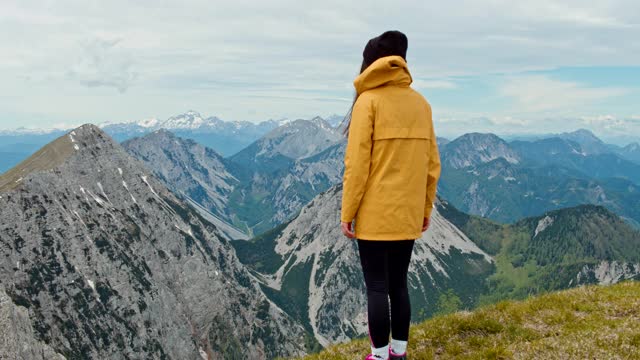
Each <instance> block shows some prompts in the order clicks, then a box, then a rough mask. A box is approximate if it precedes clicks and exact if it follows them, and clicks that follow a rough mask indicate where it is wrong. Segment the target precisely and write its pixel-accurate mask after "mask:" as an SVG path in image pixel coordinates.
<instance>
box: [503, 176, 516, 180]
mask: <svg viewBox="0 0 640 360" xmlns="http://www.w3.org/2000/svg"><path fill="white" fill-rule="evenodd" d="M504 181H516V178H514V177H513V176H505V177H504Z"/></svg>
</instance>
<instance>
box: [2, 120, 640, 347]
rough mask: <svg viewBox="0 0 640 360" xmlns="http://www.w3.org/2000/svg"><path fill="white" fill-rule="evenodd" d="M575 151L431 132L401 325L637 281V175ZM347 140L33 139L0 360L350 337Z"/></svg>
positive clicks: (354, 303) (277, 135) (160, 134)
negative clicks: (342, 222) (427, 187)
mask: <svg viewBox="0 0 640 360" xmlns="http://www.w3.org/2000/svg"><path fill="white" fill-rule="evenodd" d="M176 123H179V122H178V121H176ZM149 124H150V126H151V124H153V122H149ZM153 126H155V125H153ZM582 135H584V134H582ZM558 139H559V140H558ZM576 139H577V140H576ZM581 139H582V137H577V138H576V137H574V138H572V139H563V138H557V139H556V138H553V139H551V140H544V141H549V144H547V143H539V142H538V141H529V142H523V141H518V142H516V141H512V142H506V141H504V140H502V139H501V138H499V137H497V136H495V135H491V134H467V135H465V136H462V137H460V138H457V139H454V140H453V141H450V142H448V141H447V140H446V139H438V140H439V145H440V152H441V156H442V160H443V177H442V180H441V184H440V187H439V194H440V198H439V200H438V202H437V204H436V205H437V206H436V210H435V211H434V215H433V221H432V226H431V228H430V230H429V231H427V232H426V233H424V234H423V236H422V237H421V238H420V239H418V240H417V242H416V248H415V250H414V261H413V262H412V265H411V268H410V271H411V275H410V278H409V281H410V288H411V290H410V294H411V299H412V303H413V304H414V309H415V311H414V313H413V315H412V316H413V320H414V321H419V320H421V319H424V318H427V317H429V316H432V315H433V314H435V313H438V312H440V311H442V310H443V309H449V308H451V306H455V307H459V308H472V307H475V306H477V305H480V304H486V303H493V302H496V301H499V300H502V299H512V298H516V299H519V298H524V297H527V296H529V295H530V294H535V293H539V292H544V291H550V290H557V289H563V288H567V287H573V286H577V285H581V284H592V283H596V284H608V283H615V282H618V281H620V280H624V279H638V278H639V277H640V250H638V249H640V247H639V246H638V245H639V244H640V233H639V232H638V230H637V229H634V228H633V227H632V226H630V224H634V221H636V220H634V219H637V216H638V214H637V211H638V209H637V205H635V204H637V203H638V202H637V201H636V199H637V198H636V197H634V196H637V193H638V185H637V182H636V181H637V179H636V178H635V176H636V172H635V167H634V166H635V165H634V163H633V162H632V161H630V160H626V159H623V158H622V156H621V155H619V154H617V153H601V152H598V151H594V150H588V149H593V148H594V146H593V139H589V141H588V142H587V143H586V144H587V145H588V146H587V145H584V146H583V145H582V144H580V143H579V142H576V141H583V140H581ZM589 144H590V145H589ZM344 146H345V139H344V137H343V136H342V135H341V134H340V131H339V130H338V129H336V128H335V127H334V126H332V125H331V124H329V123H327V122H326V121H324V120H323V119H320V118H316V119H313V120H298V121H291V122H288V123H286V124H284V125H282V126H279V127H277V128H274V129H272V130H271V131H269V132H268V133H266V134H265V135H264V136H262V137H261V138H259V139H257V140H256V141H254V142H253V143H252V144H250V145H249V146H247V147H246V148H244V149H243V150H242V151H240V152H238V153H237V154H235V155H233V156H227V157H224V156H223V155H221V154H219V153H218V152H217V151H215V150H213V149H210V148H208V147H207V146H204V145H202V144H200V143H198V142H197V141H194V140H192V139H185V138H182V137H180V136H177V135H175V134H173V133H172V132H169V131H167V130H163V129H158V130H153V131H151V132H150V133H148V134H146V135H144V136H142V137H137V138H132V139H129V140H127V141H125V142H123V144H122V145H120V144H118V143H117V142H115V141H114V140H112V139H111V138H110V137H109V135H107V134H106V133H105V132H104V130H103V129H100V128H98V127H96V126H93V125H84V126H82V127H80V128H78V129H75V130H73V131H71V132H69V133H66V134H64V135H63V136H61V137H59V138H58V139H56V140H54V141H53V142H51V143H50V144H48V145H46V146H44V147H43V148H41V149H40V150H38V151H37V152H36V153H35V154H33V155H32V156H31V157H30V158H29V159H27V160H26V161H24V162H22V163H20V164H19V165H18V166H16V167H14V168H13V169H11V170H9V171H7V172H5V173H4V174H3V175H1V176H0V244H2V247H0V249H1V250H0V251H2V255H3V256H2V257H1V260H0V300H1V302H0V324H3V325H4V326H2V328H3V329H11V330H10V331H12V333H11V339H15V341H14V342H13V343H12V344H9V345H4V346H3V345H1V343H0V354H2V355H3V356H4V355H5V354H6V356H7V357H10V358H16V357H27V358H56V357H57V358H69V357H74V358H96V357H99V358H127V357H129V356H132V355H131V354H136V356H138V355H140V356H142V357H144V358H184V357H185V356H186V357H188V358H198V357H200V358H203V359H212V358H218V357H223V358H230V359H234V358H255V359H265V358H267V359H271V358H275V357H278V356H295V355H301V354H304V353H308V352H311V351H315V350H318V349H320V348H321V347H322V346H325V345H327V344H330V343H333V342H337V341H345V340H348V339H350V338H353V337H356V336H360V335H363V334H364V333H365V332H366V327H365V326H366V311H365V306H364V305H365V298H364V288H363V285H364V283H363V281H362V278H361V276H362V275H361V271H360V269H359V263H358V259H357V251H356V245H355V243H354V242H353V241H352V240H349V239H347V238H345V237H343V236H342V235H341V233H340V231H339V228H338V226H337V224H338V223H339V213H340V198H341V186H340V180H341V176H342V166H343V163H342V160H343V157H344ZM596 148H597V147H596ZM558 154H559V155H558ZM602 156H607V157H606V158H602ZM585 159H586V160H585ZM605 159H608V160H606V161H605ZM614 160H615V161H614ZM599 161H603V162H606V163H603V164H600V163H599ZM608 173H611V174H614V175H615V177H609V176H608V175H607V174H608ZM485 179H486V180H485ZM481 180H482V181H481ZM472 184H475V185H473V186H472ZM505 184H506V185H505ZM470 188H474V189H475V190H474V193H473V194H476V195H477V194H479V195H478V197H477V198H472V199H473V201H471V202H469V200H468V199H469V196H467V195H469V193H468V189H470ZM465 191H467V193H465ZM554 191H555V192H554ZM465 194H466V195H465ZM554 194H555V195H554ZM560 194H568V195H566V197H565V198H559V197H558V196H559V195H560ZM520 198H523V199H525V200H521V201H520V200H519V201H512V199H520ZM538 198H540V199H541V200H539V201H526V200H533V199H536V200H538ZM558 199H560V200H558ZM583 203H593V204H596V205H582V204H583ZM460 204H461V205H462V206H460ZM598 204H599V205H603V206H598ZM479 205H482V206H479ZM507 206H509V207H510V210H509V211H501V210H500V208H501V207H504V208H506V207H507ZM468 209H471V210H472V211H469V210H468ZM634 209H635V210H634ZM634 211H635V212H634ZM468 212H471V213H472V214H469V213H468ZM482 212H486V213H482ZM478 214H479V215H483V216H487V217H490V218H492V219H493V220H492V219H488V218H485V217H481V216H478ZM503 214H510V216H511V217H509V216H504V215H503ZM619 215H620V216H622V218H623V219H624V220H623V219H622V218H621V217H620V216H619ZM502 217H503V218H505V219H507V220H508V221H503V219H502ZM496 219H498V220H501V222H496V221H495V220H496ZM503 222H507V223H506V224H505V223H503ZM230 330H233V331H230ZM3 338H9V337H3ZM3 351H4V352H3ZM127 354H129V355H127Z"/></svg>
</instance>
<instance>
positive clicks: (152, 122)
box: [138, 118, 160, 128]
mask: <svg viewBox="0 0 640 360" xmlns="http://www.w3.org/2000/svg"><path fill="white" fill-rule="evenodd" d="M159 123H160V121H159V120H158V119H156V118H151V119H143V120H140V121H138V125H139V126H141V127H144V128H152V127H156V126H157V125H158V124H159Z"/></svg>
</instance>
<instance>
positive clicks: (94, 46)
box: [69, 38, 137, 93]
mask: <svg viewBox="0 0 640 360" xmlns="http://www.w3.org/2000/svg"><path fill="white" fill-rule="evenodd" d="M121 42H122V39H117V38H116V39H101V38H94V39H91V40H87V41H83V42H82V43H81V50H82V51H81V53H80V55H79V57H78V60H77V61H76V62H75V63H74V64H73V65H72V66H71V69H70V70H69V77H70V78H71V79H74V80H76V81H79V82H80V83H81V84H83V85H86V86H88V87H100V86H104V87H113V88H116V89H117V90H118V91H119V92H121V93H123V92H125V91H126V90H127V89H128V88H129V86H131V83H132V82H133V81H134V80H135V78H136V77H137V73H136V71H135V70H134V66H133V60H132V58H131V56H130V55H129V54H128V53H127V52H123V51H121V50H120V49H119V48H118V44H119V43H121Z"/></svg>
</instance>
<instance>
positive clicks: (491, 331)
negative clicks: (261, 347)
mask: <svg viewBox="0 0 640 360" xmlns="http://www.w3.org/2000/svg"><path fill="white" fill-rule="evenodd" d="M409 336H410V341H409V349H408V352H409V355H410V356H411V359H416V360H420V359H639V358H640V282H624V283H620V284H617V285H612V286H588V287H580V288H576V289H572V290H566V291H562V292H557V293H551V294H547V295H542V296H539V297H535V298H530V299H528V300H526V301H521V302H514V301H506V302H501V303H498V304H495V305H491V306H487V307H483V308H480V309H478V310H476V311H474V312H459V313H454V314H450V315H446V316H440V317H436V318H433V319H430V320H427V321H425V322H423V323H421V324H418V325H415V326H413V327H412V328H411V333H410V335H409ZM368 346H369V344H368V341H367V340H366V339H359V340H355V341H352V342H350V343H347V344H342V345H337V346H333V347H330V348H328V349H326V350H325V351H323V352H321V353H319V354H315V355H311V356H307V357H305V358H304V359H305V360H347V359H349V360H351V359H359V360H360V359H362V358H364V355H365V354H366V353H367V351H368Z"/></svg>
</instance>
